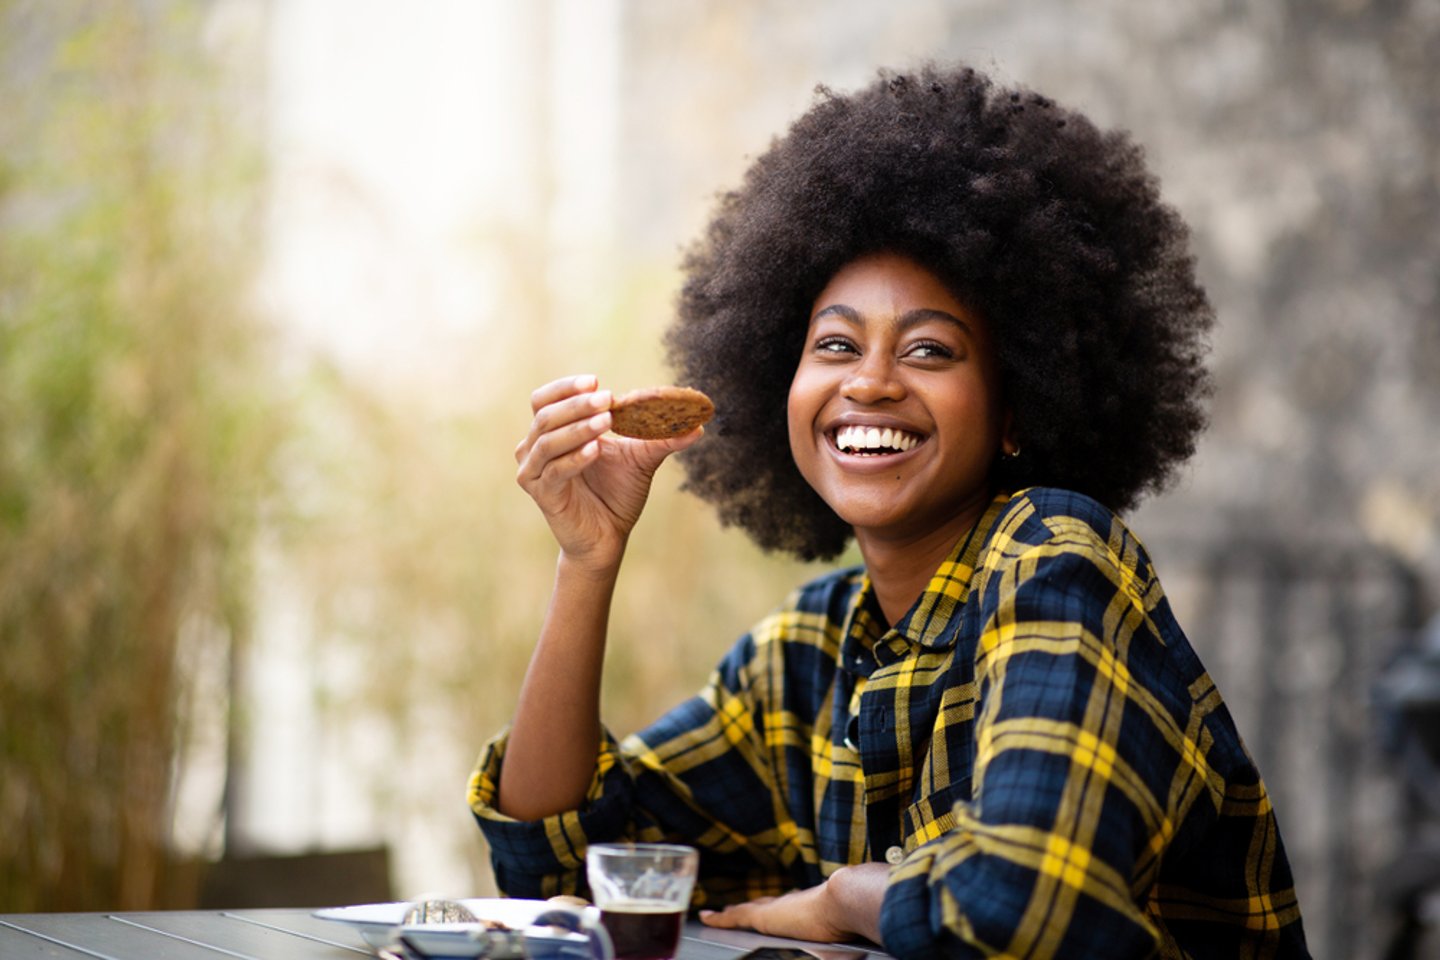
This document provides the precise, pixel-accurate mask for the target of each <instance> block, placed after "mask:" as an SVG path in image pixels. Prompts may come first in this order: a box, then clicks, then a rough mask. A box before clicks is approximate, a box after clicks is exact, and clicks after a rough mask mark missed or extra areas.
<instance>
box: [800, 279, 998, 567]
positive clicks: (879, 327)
mask: <svg viewBox="0 0 1440 960" xmlns="http://www.w3.org/2000/svg"><path fill="white" fill-rule="evenodd" d="M788 416H789V428H790V450H791V453H792V454H793V456H794V458H795V463H796V465H797V466H798V467H799V468H800V473H801V474H802V475H803V476H804V477H805V479H806V480H807V481H808V482H809V483H810V485H811V486H812V487H814V488H815V490H816V491H817V492H818V493H819V494H820V496H821V497H823V498H824V500H825V502H826V503H828V504H829V505H830V507H831V509H833V510H834V511H835V512H836V513H837V514H839V515H840V517H841V518H842V519H843V520H844V521H845V522H846V523H849V524H850V525H851V526H852V527H854V528H855V534H856V538H857V539H858V540H859V541H860V544H861V546H862V547H864V546H865V545H866V543H867V541H869V540H871V539H873V538H885V539H895V540H904V539H911V538H915V537H923V536H927V535H932V534H934V533H935V532H936V531H937V530H939V529H942V528H945V527H954V528H955V535H956V536H957V537H958V536H960V535H961V534H962V533H963V532H964V530H966V529H968V528H969V527H970V526H971V525H972V524H973V523H974V522H975V521H976V520H977V519H978V518H979V516H980V514H981V513H982V512H983V511H984V509H985V506H986V505H987V504H988V503H989V501H990V499H991V497H992V496H993V494H994V491H993V490H992V486H991V480H990V474H991V469H992V467H993V466H994V464H995V461H996V458H998V457H999V456H1000V454H1001V452H1002V448H1003V449H1004V450H1011V449H1013V444H1012V442H1011V440H1010V438H1009V437H1008V430H1009V419H1010V418H1009V416H1008V414H1007V413H1006V411H1005V410H1004V409H1003V408H1002V405H1001V400H1000V381H999V375H998V368H997V364H996V360H995V351H994V347H993V344H992V343H991V339H990V332H989V330H988V328H987V327H986V325H985V322H984V320H983V319H982V318H981V317H980V316H978V315H977V314H975V313H974V312H972V311H971V310H969V309H967V308H966V307H965V306H964V305H963V304H961V303H960V302H959V301H958V300H956V299H955V297H954V295H953V294H951V293H950V292H949V291H948V290H947V289H946V288H945V286H944V285H943V284H942V283H941V282H940V280H939V279H938V278H937V277H936V276H935V275H934V274H932V273H930V272H929V271H928V270H926V269H925V268H924V267H921V266H920V265H919V264H917V263H916V262H915V261H913V260H911V259H909V258H907V257H903V256H900V255H897V254H890V253H883V254H871V255H867V256H864V257H861V258H859V259H857V260H854V261H852V262H851V263H849V264H847V265H846V266H845V267H843V268H841V270H840V271H839V272H838V273H836V274H835V276H834V277H832V278H831V280H830V282H829V284H828V285H827V286H826V287H825V289H824V290H823V291H821V293H820V296H819V297H817V298H816V300H815V304H814V306H813V308H812V309H811V312H810V328H809V332H808V333H807V334H806V339H805V348H804V351H803V353H802V354H801V357H800V363H799V366H798V367H797V368H796V370H795V378H794V380H793V381H792V382H791V384H790V399H789V404H788ZM1002 445H1003V446H1002Z"/></svg>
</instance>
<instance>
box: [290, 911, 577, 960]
mask: <svg viewBox="0 0 1440 960" xmlns="http://www.w3.org/2000/svg"><path fill="white" fill-rule="evenodd" d="M460 903H463V904H464V905H465V906H466V907H468V908H470V912H471V913H473V914H475V916H476V917H477V918H478V919H480V920H493V921H498V922H499V923H503V924H505V926H507V927H509V928H510V929H511V930H514V931H522V930H524V929H525V928H526V927H528V926H529V925H530V922H531V921H532V920H534V919H535V918H536V917H537V916H539V915H540V914H541V913H543V912H545V911H546V910H555V909H565V908H564V907H562V906H561V905H560V904H555V903H548V902H546V901H544V900H516V899H508V898H501V897H491V898H483V897H482V898H475V899H470V900H461V901H460ZM409 907H410V903H409V902H408V901H398V902H395V903H362V904H359V905H357V906H353V907H328V908H326V909H323V910H316V911H315V916H317V917H319V918H320V919H322V920H335V921H338V922H340V923H344V924H348V925H350V926H352V927H354V928H356V929H357V930H358V931H359V932H360V936H361V937H363V938H364V939H365V942H366V943H368V944H370V946H372V947H385V946H389V945H390V944H392V943H394V942H395V938H396V934H397V932H398V930H397V928H398V927H399V926H400V921H401V920H403V919H404V918H405V911H406V910H407V909H408V908H409ZM572 909H573V908H572ZM474 929H476V924H473V923H435V924H424V925H417V926H411V927H407V928H405V930H406V933H407V935H408V936H411V937H412V938H418V939H420V940H421V941H423V942H422V944H421V945H422V946H423V947H424V948H425V950H426V952H427V953H431V954H435V955H445V956H455V957H464V956H478V955H479V954H480V953H482V952H484V945H483V944H480V943H477V942H476V941H474V940H472V939H471V938H470V932H471V931H472V930H474ZM545 939H547V940H548V939H551V938H548V937H547V938H545ZM558 939H562V940H568V939H570V938H569V937H564V938H558ZM575 939H576V940H578V941H579V942H581V943H583V942H584V937H579V936H577V937H575ZM556 945H558V943H557V944H556Z"/></svg>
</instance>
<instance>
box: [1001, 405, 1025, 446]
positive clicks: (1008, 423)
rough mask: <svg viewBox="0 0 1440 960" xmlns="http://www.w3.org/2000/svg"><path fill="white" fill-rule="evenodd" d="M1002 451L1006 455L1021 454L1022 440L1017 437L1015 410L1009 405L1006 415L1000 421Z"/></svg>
mask: <svg viewBox="0 0 1440 960" xmlns="http://www.w3.org/2000/svg"><path fill="white" fill-rule="evenodd" d="M1000 453H1001V455H1002V456H1005V457H1015V456H1019V454H1020V442H1019V441H1018V440H1016V439H1015V411H1014V410H1012V409H1011V408H1009V407H1006V408H1005V416H1004V418H1003V419H1002V420H1001V422H1000Z"/></svg>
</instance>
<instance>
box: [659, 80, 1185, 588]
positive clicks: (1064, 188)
mask: <svg viewBox="0 0 1440 960" xmlns="http://www.w3.org/2000/svg"><path fill="white" fill-rule="evenodd" d="M879 251H890V252H896V253H901V254H904V255H907V256H909V257H911V258H912V259H914V260H915V261H917V262H918V263H920V264H921V265H923V266H924V267H926V268H927V269H928V270H929V271H930V272H932V273H934V274H935V275H936V276H937V277H938V278H940V280H941V281H942V282H944V283H945V284H946V286H947V287H949V288H950V289H951V290H952V291H953V292H954V293H955V295H956V296H957V297H958V298H959V299H960V300H961V301H962V302H964V303H965V304H966V305H967V306H968V307H970V308H971V309H974V310H976V311H977V312H978V313H979V314H980V315H981V316H983V317H984V318H985V320H986V322H987V323H988V325H989V327H990V330H991V331H992V334H993V336H994V339H995V343H996V353H997V359H998V362H999V367H1000V373H1001V383H1002V390H1003V391H1004V400H1005V402H1006V403H1007V405H1008V406H1009V408H1010V410H1011V412H1012V414H1013V417H1014V425H1015V433H1014V435H1015V437H1016V439H1017V440H1018V441H1019V443H1020V447H1021V453H1020V456H1018V457H1016V458H1013V459H1003V460H1001V459H998V458H997V463H996V467H995V470H996V475H995V477H994V481H995V485H996V487H997V488H998V489H1010V490H1017V489H1020V488H1022V487H1029V486H1037V485H1043V486H1055V487H1063V488H1067V489H1071V490H1075V491H1077V492H1080V493H1083V494H1086V495H1088V496H1091V497H1093V498H1095V499H1096V500H1098V501H1100V502H1101V503H1103V504H1104V505H1106V506H1107V507H1109V508H1111V509H1112V510H1115V511H1124V510H1127V509H1129V508H1130V507H1132V506H1134V504H1135V503H1136V502H1137V501H1138V500H1139V498H1140V497H1141V496H1142V494H1143V493H1145V492H1147V491H1152V490H1158V489H1160V488H1161V487H1163V485H1164V484H1165V483H1166V481H1167V480H1169V479H1170V477H1171V476H1172V475H1173V473H1174V471H1175V468H1176V467H1177V466H1178V465H1179V464H1180V463H1182V462H1183V461H1184V460H1185V459H1186V458H1188V457H1189V456H1190V455H1191V454H1192V453H1193V452H1194V450H1195V444H1196V441H1197V438H1198V436H1199V433H1200V431H1201V430H1202V429H1203V428H1204V425H1205V412H1204V400H1205V399H1206V397H1207V395H1208V393H1209V390H1210V381H1209V377H1208V374H1207V372H1206V370H1205V367H1204V358H1205V353H1206V347H1207V334H1208V332H1209V329H1210V327H1211V324H1212V322H1213V311H1212V310H1211V307H1210V304H1209V301H1208V299H1207V297H1206V295H1205V292H1204V290H1203V289H1202V288H1201V287H1200V285H1199V283H1198V282H1197V280H1196V278H1195V268H1194V260H1193V257H1192V256H1191V254H1190V252H1189V245H1188V231H1187V229H1186V227H1185V224H1184V223H1183V221H1182V220H1181V219H1180V217H1179V215H1178V214H1177V213H1176V212H1175V210H1174V209H1172V208H1171V207H1170V206H1168V205H1166V204H1165V203H1163V202H1162V201H1161V199H1160V195H1159V185H1158V182H1157V180H1156V178H1155V177H1154V176H1153V175H1152V174H1151V173H1150V172H1149V171H1148V170H1147V169H1146V167H1145V163H1144V157H1143V153H1142V151H1141V149H1140V147H1139V146H1138V145H1136V144H1135V143H1134V141H1133V140H1132V139H1131V138H1130V137H1129V136H1128V135H1127V134H1126V133H1124V132H1121V131H1102V130H1100V129H1098V128H1097V127H1096V126H1095V125H1094V124H1093V123H1091V122H1090V121H1089V120H1088V119H1086V118H1085V117H1084V116H1082V115H1080V114H1079V113H1076V112H1074V111H1071V110H1067V109H1064V108H1061V107H1059V106H1057V105H1056V104H1055V103H1054V102H1053V101H1051V100H1050V99H1048V98H1046V97H1044V96H1041V95H1039V94H1037V93H1034V92H1031V91H1028V90H1025V89H1020V88H1014V89H1006V88H1003V87H1000V86H997V85H996V84H994V83H992V82H991V81H990V80H989V78H987V77H986V76H984V75H983V74H981V73H978V72H976V71H974V70H972V69H968V68H956V69H943V68H940V67H937V66H935V65H927V66H925V67H922V68H920V69H919V70H917V71H915V72H913V73H890V72H881V74H880V76H879V78H878V79H877V80H876V81H875V82H874V83H872V84H871V85H869V86H867V87H865V88H863V89H861V90H859V91H858V92H856V93H854V94H851V95H840V94H836V93H834V92H832V91H830V90H828V89H826V88H824V87H821V88H818V90H817V94H816V100H815V103H814V104H813V106H812V107H811V108H810V109H809V110H808V111H807V112H806V113H805V114H804V115H803V116H801V117H800V118H799V119H798V120H797V121H796V122H795V123H794V125H793V126H792V127H791V128H790V130H789V131H788V132H787V133H786V135H785V136H784V137H782V138H780V139H778V140H776V141H775V142H774V143H772V145H771V146H770V148H769V149H768V150H767V151H766V152H765V153H764V154H762V155H761V156H760V157H759V158H758V159H757V160H756V161H755V162H754V164H753V165H752V166H751V168H750V170H749V172H748V173H747V174H746V176H745V179H744V182H743V184H742V185H741V187H740V188H739V189H738V190H734V191H732V192H729V193H726V194H724V195H722V197H721V198H720V200H719V204H718V209H717V210H716V212H715V215H714V216H713V218H712V220H711V222H710V224H709V226H708V228H707V230H706V231H705V233H704V234H703V235H702V237H701V238H700V239H699V241H698V242H697V243H696V244H695V245H694V246H693V247H692V248H691V249H690V250H689V251H688V252H687V254H686V256H685V259H684V262H683V269H684V272H685V275H686V277H685V282H684V284H683V287H682V289H681V292H680V296H679V303H678V310H677V314H676V319H675V321H674V323H673V325H672V326H671V328H670V330H669V331H668V332H667V335H666V346H667V349H668V355H669V359H670V362H671V364H672V365H673V366H674V368H675V370H676V372H677V374H678V375H679V378H680V379H679V381H678V382H681V383H688V384H690V385H692V386H695V387H698V388H699V389H701V390H703V391H705V392H706V393H708V394H709V395H710V396H711V397H712V398H713V399H714V401H715V407H716V410H717V415H716V420H715V423H714V424H713V425H712V427H711V428H710V432H709V436H708V437H707V439H706V441H705V442H704V443H701V444H698V445H697V446H695V447H693V448H691V449H690V450H688V451H686V452H685V453H684V454H682V455H681V462H682V463H683V464H684V467H685V471H686V483H685V487H686V489H688V490H690V491H692V492H693V493H695V494H697V495H698V496H700V497H701V498H703V499H705V500H708V501H710V502H712V503H714V504H715V505H716V507H717V508H718V510H719V513H720V518H721V520H722V521H723V522H725V523H727V524H734V525H737V526H739V527H741V528H742V529H744V530H745V531H746V532H747V533H748V534H749V535H750V536H751V537H752V538H753V539H754V540H755V542H756V543H758V544H759V545H760V546H761V547H763V548H765V549H767V550H781V551H786V552H790V553H793V554H795V555H796V556H799V557H800V558H802V559H807V560H808V559H814V558H817V557H833V556H835V555H836V554H838V553H840V552H841V551H842V550H843V549H844V548H845V545H846V543H847V542H848V540H849V538H850V536H851V530H850V528H849V526H848V525H847V524H845V523H844V521H842V520H841V519H840V518H839V517H838V516H836V514H835V513H834V512H833V511H832V510H831V509H830V508H829V506H827V505H826V504H825V502H824V501H823V500H821V499H820V497H819V495H818V494H816V493H815V491H814V490H812V489H811V488H810V486H809V485H808V484H807V483H806V482H805V480H804V478H802V477H801V475H800V473H799V471H798V469H797V468H796V466H795V464H794V462H793V460H792V459H791V457H790V455H789V441H788V435H787V427H786V416H785V409H786V396H787V393H788V390H789V384H790V380H791V377H792V376H793V374H794V372H795V368H796V364H797V363H798V361H799V358H800V354H801V350H802V348H803V345H804V339H805V335H806V330H807V327H808V322H809V311H810V310H811V308H812V305H813V303H814V299H815V297H816V296H818V295H819V293H820V291H821V290H822V289H823V288H824V286H825V284H826V283H827V282H828V281H829V279H830V278H831V277H832V276H833V275H834V274H835V273H836V272H837V271H838V270H839V269H840V268H841V267H842V266H844V265H845V264H846V263H848V262H850V261H851V260H854V259H855V258H856V257H858V256H861V255H863V254H866V253H871V252H879Z"/></svg>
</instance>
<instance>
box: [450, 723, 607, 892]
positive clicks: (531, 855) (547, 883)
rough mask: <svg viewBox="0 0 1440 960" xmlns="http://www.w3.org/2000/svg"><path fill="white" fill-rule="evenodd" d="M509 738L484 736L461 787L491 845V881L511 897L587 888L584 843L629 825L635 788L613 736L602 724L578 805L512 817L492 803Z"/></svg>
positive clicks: (602, 839)
mask: <svg viewBox="0 0 1440 960" xmlns="http://www.w3.org/2000/svg"><path fill="white" fill-rule="evenodd" d="M508 743H509V732H508V731H502V732H501V733H500V734H498V735H496V736H495V737H494V738H493V739H491V740H490V741H489V742H488V743H486V744H485V747H484V748H483V749H482V750H481V752H480V759H479V761H478V762H477V763H476V766H475V771H474V772H473V773H472V774H471V775H470V786H469V791H468V799H469V803H470V810H471V812H472V813H473V814H474V815H475V820H476V822H477V823H479V825H480V830H481V832H482V833H483V834H484V835H485V840H486V842H487V843H488V844H489V845H490V863H491V865H492V867H493V868H494V870H495V882H496V884H497V886H499V888H500V891H501V892H502V893H503V894H505V895H506V896H510V897H529V898H537V899H540V898H545V897H553V896H556V895H557V894H562V893H568V894H576V895H579V896H588V894H589V890H588V885H587V884H586V882H585V850H586V848H587V847H588V846H589V845H590V844H591V843H603V842H607V841H612V840H619V839H622V838H623V837H624V836H625V834H626V831H627V829H628V827H629V822H630V805H631V797H632V794H633V792H634V788H633V786H632V784H631V781H630V777H629V776H628V775H627V773H626V772H625V768H624V764H623V763H622V762H621V759H620V749H619V744H618V743H617V742H616V740H615V738H614V737H613V736H612V735H611V734H610V732H609V731H608V730H606V731H603V736H602V738H601V742H600V745H599V753H598V755H597V758H596V763H595V773H594V775H593V776H592V778H591V780H590V786H589V788H588V789H587V790H586V792H585V802H584V803H583V804H582V805H581V806H580V808H579V809H578V810H566V811H563V812H561V813H557V814H552V815H551V816H548V817H544V818H543V819H540V820H516V819H515V818H514V817H510V816H507V815H506V814H504V813H501V812H500V811H499V810H498V809H496V807H495V801H496V799H497V798H498V796H499V786H500V769H501V766H502V765H503V763H504V759H505V748H506V746H507V745H508Z"/></svg>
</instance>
